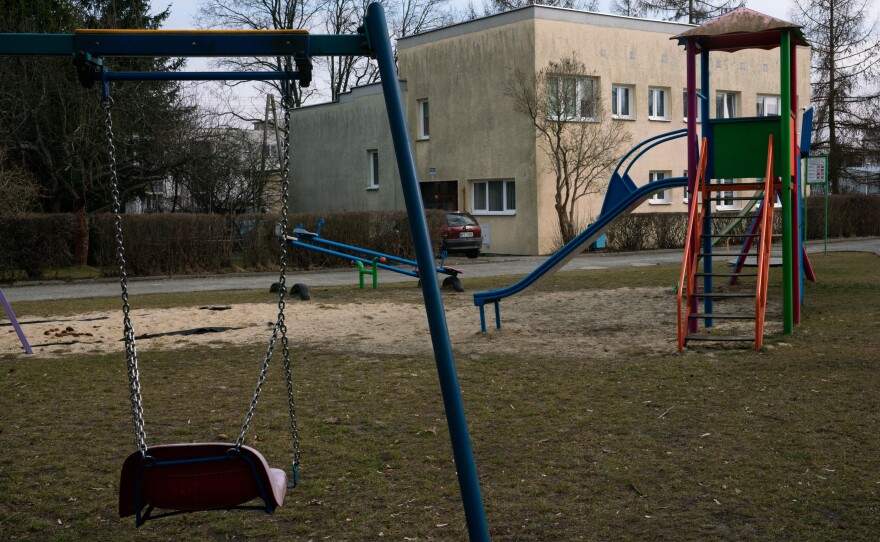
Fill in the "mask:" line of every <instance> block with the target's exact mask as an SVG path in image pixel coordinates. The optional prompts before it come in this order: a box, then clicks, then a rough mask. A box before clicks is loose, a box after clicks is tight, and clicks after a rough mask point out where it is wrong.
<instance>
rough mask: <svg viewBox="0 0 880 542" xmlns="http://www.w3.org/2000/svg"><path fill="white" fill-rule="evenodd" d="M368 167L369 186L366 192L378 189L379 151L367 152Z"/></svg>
mask: <svg viewBox="0 0 880 542" xmlns="http://www.w3.org/2000/svg"><path fill="white" fill-rule="evenodd" d="M367 158H368V162H369V165H370V166H369V167H370V176H369V184H368V185H367V190H378V189H379V151H378V150H376V149H373V150H369V151H367Z"/></svg>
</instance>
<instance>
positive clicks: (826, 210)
mask: <svg viewBox="0 0 880 542" xmlns="http://www.w3.org/2000/svg"><path fill="white" fill-rule="evenodd" d="M826 160H827V158H826ZM825 166H826V167H825V255H826V256H828V167H827V166H828V164H827V162H826V164H825Z"/></svg>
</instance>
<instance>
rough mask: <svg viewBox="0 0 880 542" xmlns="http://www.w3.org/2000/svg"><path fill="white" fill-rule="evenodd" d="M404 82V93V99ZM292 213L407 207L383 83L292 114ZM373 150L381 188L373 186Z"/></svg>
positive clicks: (362, 88)
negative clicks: (376, 160) (377, 161)
mask: <svg viewBox="0 0 880 542" xmlns="http://www.w3.org/2000/svg"><path fill="white" fill-rule="evenodd" d="M405 89H406V84H405V83H404V82H402V83H401V90H402V91H403V95H404V96H406V92H405ZM290 123H291V130H290V147H291V157H290V165H291V192H290V195H291V210H292V211H294V212H317V213H325V212H337V211H387V210H400V209H404V208H405V203H404V201H403V191H402V190H401V188H400V174H399V173H398V170H397V162H396V160H395V158H394V144H393V143H392V141H391V131H390V129H389V128H388V114H387V112H386V109H385V98H384V97H383V95H382V87H381V85H379V84H375V85H368V86H365V87H359V88H356V89H353V90H352V91H351V92H348V93H345V94H343V95H342V96H340V100H339V101H338V102H335V103H328V104H321V105H315V106H309V107H302V108H299V109H295V110H293V111H292V112H291V118H290ZM369 150H378V152H379V186H378V188H370V187H369V185H370V156H369V154H368V151H369Z"/></svg>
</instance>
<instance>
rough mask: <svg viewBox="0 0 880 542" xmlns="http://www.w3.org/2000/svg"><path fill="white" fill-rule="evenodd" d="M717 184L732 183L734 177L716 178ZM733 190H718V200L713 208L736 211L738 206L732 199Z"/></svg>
mask: <svg viewBox="0 0 880 542" xmlns="http://www.w3.org/2000/svg"><path fill="white" fill-rule="evenodd" d="M718 183H719V184H733V183H734V179H718ZM733 194H734V193H733V192H719V193H718V202H717V204H716V205H715V208H716V209H718V210H719V211H736V210H739V207H737V205H736V201H734V200H733V197H734V196H733Z"/></svg>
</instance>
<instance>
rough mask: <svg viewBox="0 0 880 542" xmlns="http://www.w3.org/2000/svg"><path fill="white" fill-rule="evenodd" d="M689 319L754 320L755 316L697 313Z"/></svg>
mask: <svg viewBox="0 0 880 542" xmlns="http://www.w3.org/2000/svg"><path fill="white" fill-rule="evenodd" d="M688 318H718V319H719V320H754V319H755V315H754V314H706V313H705V312H695V313H693V314H691V315H690V316H689V317H688Z"/></svg>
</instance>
